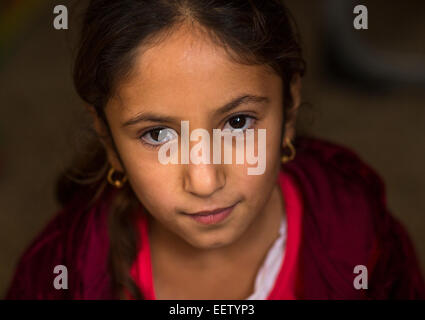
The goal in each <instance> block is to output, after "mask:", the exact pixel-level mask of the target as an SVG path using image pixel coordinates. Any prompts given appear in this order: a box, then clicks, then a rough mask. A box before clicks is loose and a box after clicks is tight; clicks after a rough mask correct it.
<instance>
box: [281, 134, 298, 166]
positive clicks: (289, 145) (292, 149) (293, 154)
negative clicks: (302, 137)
mask: <svg viewBox="0 0 425 320" xmlns="http://www.w3.org/2000/svg"><path fill="white" fill-rule="evenodd" d="M285 142H286V145H287V146H288V148H289V150H290V151H291V154H290V155H289V156H287V155H283V156H282V158H281V161H282V163H287V162H289V161H292V160H293V159H294V158H295V155H296V153H297V152H296V150H295V148H294V145H293V144H292V142H291V139H288V138H287V139H285Z"/></svg>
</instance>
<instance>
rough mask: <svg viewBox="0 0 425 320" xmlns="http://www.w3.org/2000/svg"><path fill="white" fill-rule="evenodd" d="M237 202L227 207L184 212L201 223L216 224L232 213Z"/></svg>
mask: <svg viewBox="0 0 425 320" xmlns="http://www.w3.org/2000/svg"><path fill="white" fill-rule="evenodd" d="M238 203H239V201H238V202H236V203H235V204H234V205H232V206H230V207H227V208H219V209H214V210H205V211H199V212H195V213H185V215H187V216H189V217H190V218H192V219H194V220H195V221H197V222H199V223H201V224H207V225H208V224H216V223H219V222H221V221H223V220H225V219H226V218H227V217H228V216H230V214H231V213H232V211H233V209H234V207H236V205H237V204H238Z"/></svg>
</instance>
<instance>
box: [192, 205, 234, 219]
mask: <svg viewBox="0 0 425 320" xmlns="http://www.w3.org/2000/svg"><path fill="white" fill-rule="evenodd" d="M235 205H236V204H234V205H232V206H230V207H226V208H219V209H215V210H211V211H200V212H195V213H186V214H189V215H191V216H193V215H197V216H209V215H211V214H217V213H220V212H222V211H225V210H227V209H230V208H232V207H234V206H235Z"/></svg>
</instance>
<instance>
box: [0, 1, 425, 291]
mask: <svg viewBox="0 0 425 320" xmlns="http://www.w3.org/2000/svg"><path fill="white" fill-rule="evenodd" d="M286 3H287V5H288V7H289V8H290V10H291V11H292V13H293V15H294V16H295V18H296V20H297V23H298V25H299V29H300V32H301V35H302V37H303V44H304V48H305V56H306V59H307V62H308V73H307V75H306V77H305V79H304V92H303V94H304V100H305V101H306V102H308V103H309V104H307V105H306V106H305V107H304V110H303V111H302V112H301V115H300V121H299V125H300V131H301V132H304V133H310V134H314V135H316V136H318V137H322V138H326V139H328V140H330V141H333V142H337V143H341V144H344V145H346V146H348V147H350V148H351V149H353V150H354V151H356V152H357V153H358V154H359V155H360V156H361V158H363V159H364V160H365V161H366V162H368V163H369V164H370V165H371V166H372V167H373V168H375V169H376V170H377V171H378V172H379V173H380V174H381V176H382V177H383V179H384V180H385V182H386V185H387V198H388V205H389V207H390V209H391V211H392V212H393V214H394V215H395V216H396V217H398V218H399V219H400V220H401V221H402V222H403V223H404V225H405V226H406V228H407V230H408V231H409V233H410V235H411V238H412V240H413V242H414V245H415V247H416V251H417V253H418V255H419V257H420V260H421V263H422V266H423V270H424V271H425V268H424V267H425V148H424V146H425V102H424V101H425V1H422V0H406V1H397V2H391V3H390V2H389V1H385V0H365V1H361V2H359V1H351V0H287V1H286ZM59 4H62V5H66V6H67V7H68V9H69V14H70V21H69V30H55V29H54V28H53V24H52V23H53V18H54V15H53V8H54V7H55V5H59ZM75 4H76V1H68V0H62V1H60V2H58V1H49V0H45V1H39V0H25V1H18V0H1V2H0V105H1V107H0V297H1V296H3V294H4V293H5V290H6V289H7V287H8V285H9V283H10V281H11V276H12V274H13V271H14V267H15V265H16V263H17V260H18V258H19V257H20V255H21V254H22V253H23V250H24V249H25V248H26V247H27V246H28V245H29V243H30V241H31V240H32V239H33V238H34V237H35V236H36V234H37V233H38V232H39V231H40V230H41V229H42V228H43V227H44V225H45V224H46V223H47V221H48V220H49V219H50V218H51V217H52V216H53V215H54V214H55V212H56V211H57V210H58V209H59V206H58V204H57V203H56V202H55V199H54V193H53V190H54V182H55V179H56V177H57V175H58V174H59V172H60V171H61V170H62V169H63V168H65V167H66V166H67V164H68V163H69V161H70V159H71V157H72V155H73V154H74V151H75V149H76V148H78V146H79V144H80V142H81V141H82V140H84V137H85V135H86V131H87V130H86V129H85V128H86V126H87V125H88V123H89V122H88V119H87V117H86V116H85V114H84V108H83V106H82V102H81V101H80V100H79V98H78V97H77V96H76V93H75V92H74V88H73V84H72V79H71V68H72V57H73V56H74V54H75V50H74V47H75V36H76V34H77V31H78V27H79V26H78V21H79V16H80V14H79V11H78V7H75ZM356 4H363V5H366V6H367V8H368V13H369V21H368V30H355V29H354V28H353V20H354V17H355V15H354V14H353V8H354V6H355V5H356ZM74 8H75V9H74ZM355 227H356V226H353V228H355Z"/></svg>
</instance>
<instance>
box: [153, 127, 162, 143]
mask: <svg viewBox="0 0 425 320" xmlns="http://www.w3.org/2000/svg"><path fill="white" fill-rule="evenodd" d="M162 130H163V129H154V130H153V131H152V132H151V137H152V139H154V140H155V141H159V140H158V139H159V136H160V135H161V131H162Z"/></svg>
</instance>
